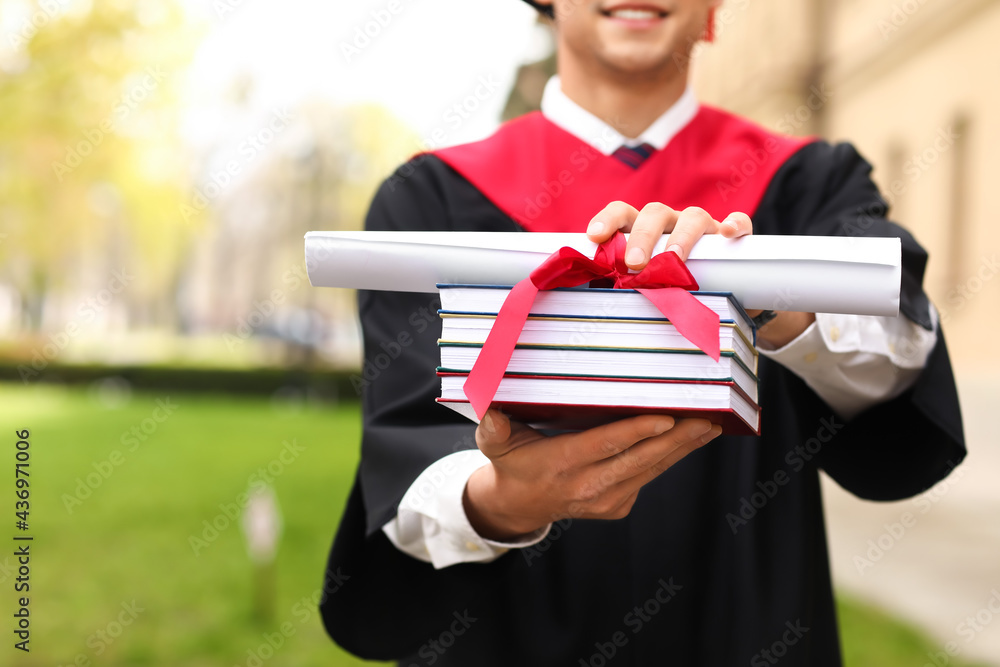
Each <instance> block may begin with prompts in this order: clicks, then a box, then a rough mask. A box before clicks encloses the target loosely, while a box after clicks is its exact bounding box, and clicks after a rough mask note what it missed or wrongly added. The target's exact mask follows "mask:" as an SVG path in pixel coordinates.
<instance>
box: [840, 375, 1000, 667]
mask: <svg viewBox="0 0 1000 667" xmlns="http://www.w3.org/2000/svg"><path fill="white" fill-rule="evenodd" d="M959 395H960V397H961V401H962V412H963V417H964V420H965V429H966V438H967V440H968V443H969V452H970V453H969V456H968V457H967V458H966V461H965V463H963V464H962V465H961V466H959V467H958V468H956V469H955V471H954V472H953V473H952V475H951V477H949V478H948V479H946V480H945V481H943V482H941V483H940V484H938V485H937V486H935V487H934V488H933V489H931V490H930V491H928V492H927V493H925V494H923V495H921V496H919V497H918V498H916V499H910V500H906V501H902V502H897V503H871V502H865V501H861V500H858V499H857V498H855V497H854V496H852V495H850V494H848V493H846V492H845V491H843V490H842V489H841V488H840V487H839V486H837V485H836V483H834V482H832V481H830V480H829V479H824V480H823V482H824V485H823V492H824V494H825V500H826V508H827V512H826V513H827V532H828V535H829V539H830V558H831V566H832V569H833V576H834V583H835V585H837V586H838V587H839V588H841V589H843V590H846V591H849V592H851V593H853V594H855V595H856V596H858V597H861V598H864V599H867V600H869V601H871V602H873V603H875V604H876V605H879V606H881V607H883V608H885V609H887V610H889V611H891V612H893V613H894V614H896V615H897V616H900V617H902V618H905V619H907V620H909V621H911V622H913V623H915V624H916V625H918V626H921V627H923V628H924V629H925V630H926V631H927V632H928V633H929V634H930V635H931V636H932V637H934V638H935V639H937V640H938V642H939V643H940V652H941V653H940V654H938V655H935V656H928V657H927V663H926V664H928V665H935V666H936V667H940V666H942V665H945V664H949V663H950V662H951V660H950V659H949V652H950V655H960V656H962V657H964V658H966V659H970V660H977V661H980V662H984V663H986V664H990V665H996V666H1000V426H998V425H997V424H998V422H997V419H996V417H1000V380H998V379H997V376H996V375H994V376H992V377H990V376H986V375H982V374H980V375H973V374H970V373H965V374H962V375H961V376H960V378H959ZM869 540H870V541H871V542H869ZM991 606H992V609H991ZM914 667H922V666H921V665H914Z"/></svg>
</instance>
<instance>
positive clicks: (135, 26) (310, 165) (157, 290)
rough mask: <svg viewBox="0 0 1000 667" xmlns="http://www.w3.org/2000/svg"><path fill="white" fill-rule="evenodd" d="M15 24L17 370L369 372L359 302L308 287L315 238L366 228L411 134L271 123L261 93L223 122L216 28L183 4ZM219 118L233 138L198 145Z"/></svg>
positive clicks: (8, 299) (32, 10)
mask: <svg viewBox="0 0 1000 667" xmlns="http://www.w3.org/2000/svg"><path fill="white" fill-rule="evenodd" d="M0 14H2V15H3V16H5V17H6V18H8V19H9V18H10V17H11V16H25V17H26V18H27V20H28V21H29V22H28V23H25V24H24V25H23V27H21V28H20V29H15V30H11V31H10V32H9V33H8V34H9V39H8V40H6V42H7V43H5V44H4V45H3V47H2V49H3V50H0V108H2V109H3V113H2V114H0V225H2V227H0V228H2V230H3V232H2V233H3V234H4V237H3V239H2V241H3V242H2V243H0V337H2V339H3V340H4V341H5V344H4V350H5V354H4V356H6V357H7V358H8V359H10V358H13V359H24V358H29V359H30V358H32V356H34V357H35V370H39V369H38V366H39V365H41V364H42V363H46V362H51V361H56V360H58V361H62V362H70V361H81V360H87V359H98V360H100V361H105V362H120V361H126V360H127V361H142V362H155V361H166V362H183V363H210V364H212V365H221V366H226V365H234V364H235V365H259V364H284V363H290V362H291V363H305V364H316V363H320V364H323V363H326V364H327V365H331V364H332V365H337V364H340V365H344V364H345V363H346V364H350V363H352V362H354V361H355V360H356V356H357V344H356V331H355V330H354V325H353V319H352V317H351V312H352V308H353V303H352V302H353V298H352V297H351V296H350V295H349V294H348V293H346V292H340V291H333V290H324V291H322V292H320V291H314V290H309V289H302V287H303V286H304V285H306V284H307V281H306V280H305V273H304V264H303V262H302V260H301V257H302V235H303V234H304V233H305V232H306V231H308V230H310V229H338V228H359V227H360V225H361V223H362V221H363V217H364V212H365V210H366V208H367V205H368V202H369V201H370V199H371V196H372V194H373V192H374V188H375V187H376V185H377V183H378V182H379V181H380V180H381V179H382V178H384V176H385V175H386V174H387V173H388V171H389V170H390V169H391V168H392V167H393V166H394V165H395V164H397V163H398V162H399V161H400V160H401V159H402V158H403V157H405V154H406V152H407V151H410V152H412V151H413V147H414V145H415V141H414V140H413V137H412V132H411V131H409V130H407V129H406V128H405V127H404V126H403V125H402V123H401V122H400V121H398V120H397V119H395V118H393V117H392V116H391V114H389V112H387V111H385V110H384V109H383V108H381V107H377V106H371V105H369V106H361V107H359V106H338V105H336V104H334V103H332V102H330V101H329V100H319V99H316V100H303V101H301V102H299V103H297V105H296V106H294V107H288V108H286V107H281V108H275V109H273V110H271V112H270V113H268V114H266V115H265V116H260V114H259V113H258V112H256V111H252V110H248V109H247V105H246V103H247V98H248V96H249V95H251V94H252V90H253V86H254V81H253V79H252V77H250V76H246V77H241V78H238V79H237V80H235V81H233V82H231V85H230V88H229V89H227V90H222V91H216V92H217V94H218V97H219V99H220V104H219V105H217V106H216V108H215V110H214V112H213V111H209V112H206V111H205V106H204V104H202V102H203V100H198V99H192V95H193V93H192V90H191V87H190V85H189V81H188V78H187V76H186V71H187V69H188V68H189V66H190V65H191V62H192V58H193V56H194V54H195V52H196V49H197V48H198V46H199V44H200V41H201V39H202V38H203V37H204V35H205V33H206V32H207V31H208V28H209V25H208V21H207V19H205V18H204V17H201V19H200V20H199V19H198V17H197V16H196V15H192V13H191V12H190V11H189V10H188V9H186V8H185V6H184V5H183V4H182V3H179V2H169V1H165V0H163V1H160V0H142V1H141V2H126V1H119V0H94V1H93V2H78V1H76V0H51V2H34V3H26V2H17V1H14V0H3V1H2V2H0ZM11 22H12V23H13V24H14V25H15V26H17V22H16V19H12V20H11ZM213 113H214V114H215V115H219V114H222V115H223V116H225V115H228V116H229V118H230V119H235V122H233V121H232V120H230V122H225V121H224V122H222V123H221V124H220V123H218V122H216V124H215V127H216V128H220V127H221V131H219V130H218V129H216V131H215V133H214V135H213V136H210V137H209V138H208V140H207V141H205V140H202V141H197V140H195V141H192V140H191V136H192V135H194V136H196V135H198V133H199V131H200V130H199V128H198V127H197V126H198V125H199V124H200V125H202V126H206V125H207V126H209V127H212V123H211V120H212V119H211V118H210V119H208V120H209V122H207V123H206V118H205V116H206V114H207V115H209V116H211V115H212V114H213ZM192 126H195V127H194V129H193V130H192V129H191V128H192ZM116 276H117V277H116ZM108 292H110V294H109V293H108ZM95 304H96V305H95ZM74 324H75V325H76V326H70V325H74ZM67 327H69V329H71V330H69V331H67ZM61 333H65V334H67V335H66V336H65V337H60V336H59V334H61ZM227 334H228V335H231V336H235V337H236V339H237V340H235V341H233V340H230V341H229V344H225V343H226V340H225V336H226V335H227ZM53 335H55V336H56V339H55V340H54V339H53V338H52V336H53ZM181 336H183V341H180V340H179V337H181ZM109 337H110V338H111V339H113V340H115V343H116V344H115V345H114V346H113V347H111V346H108V345H107V344H106V343H107V342H108V339H109ZM46 344H54V345H55V347H56V348H58V350H57V351H56V352H53V347H52V346H51V345H50V346H49V348H48V350H45V349H43V348H44V346H45V345H46ZM39 353H40V354H39ZM39 356H40V357H41V359H40V360H39V359H38V357H39ZM57 357H58V359H56V358H57Z"/></svg>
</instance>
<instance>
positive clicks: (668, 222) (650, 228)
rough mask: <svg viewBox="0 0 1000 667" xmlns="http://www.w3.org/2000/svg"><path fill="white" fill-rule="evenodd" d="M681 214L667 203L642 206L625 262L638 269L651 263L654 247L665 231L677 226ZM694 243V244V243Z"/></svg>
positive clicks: (633, 225)
mask: <svg viewBox="0 0 1000 667" xmlns="http://www.w3.org/2000/svg"><path fill="white" fill-rule="evenodd" d="M679 221H680V219H679V214H678V212H677V211H675V210H674V209H672V208H670V207H669V206H667V205H666V204H660V203H658V202H651V203H649V204H646V205H645V206H643V207H642V210H641V211H639V214H638V215H637V216H636V217H635V221H634V222H633V223H632V232H631V234H629V237H628V244H627V245H626V246H625V264H626V265H627V266H628V268H630V269H634V270H636V271H638V270H640V269H642V268H643V267H644V266H646V264H648V263H649V258H650V257H652V256H653V248H654V247H655V246H656V242H657V241H659V240H660V237H661V236H663V234H664V232H669V231H670V230H672V229H675V228H676V224H677V223H679ZM692 245H693V244H692Z"/></svg>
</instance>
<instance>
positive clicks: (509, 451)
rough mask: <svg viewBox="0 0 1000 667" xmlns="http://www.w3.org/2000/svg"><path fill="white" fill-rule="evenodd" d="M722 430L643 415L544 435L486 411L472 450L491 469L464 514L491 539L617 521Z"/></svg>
mask: <svg viewBox="0 0 1000 667" xmlns="http://www.w3.org/2000/svg"><path fill="white" fill-rule="evenodd" d="M721 432H722V427H720V426H718V425H712V424H711V423H710V422H709V421H708V420H705V419H683V420H679V421H678V420H675V419H674V418H673V417H670V416H667V415H642V416H639V417H631V418H628V419H622V420H620V421H617V422H613V423H610V424H606V425H604V426H598V427H596V428H592V429H590V430H587V431H582V432H580V433H565V434H561V435H557V436H552V437H549V436H544V435H542V434H541V433H539V432H538V431H535V430H534V429H531V428H529V427H527V426H525V425H524V424H519V423H517V422H511V421H510V420H508V419H507V417H505V416H504V415H503V414H501V413H500V412H498V411H496V410H489V411H488V412H487V413H486V416H485V417H484V418H483V420H482V422H481V423H480V424H479V428H477V429H476V444H477V445H478V446H479V449H480V450H481V451H482V452H483V453H484V454H486V456H487V457H488V458H489V459H490V463H489V464H488V465H486V466H483V467H482V468H480V469H479V470H477V471H476V472H475V473H473V474H472V477H470V478H469V482H468V484H467V485H466V488H465V496H464V498H463V502H464V505H465V513H466V515H467V516H468V517H469V521H470V523H471V524H472V527H473V528H475V529H476V532H478V533H479V534H480V535H482V536H483V537H485V538H487V539H493V540H505V539H510V538H512V537H514V536H517V535H524V534H527V533H531V532H532V531H535V530H538V529H539V528H542V527H543V526H545V525H547V524H549V523H551V522H553V521H556V520H559V519H564V518H567V517H570V518H574V519H578V518H579V519H620V518H623V517H625V516H626V515H627V514H628V513H629V511H630V510H631V509H632V505H633V504H634V503H635V499H636V497H637V496H638V494H639V489H641V488H642V487H643V485H645V484H647V483H649V482H651V481H653V480H654V479H656V477H657V476H659V475H660V474H661V473H663V472H664V471H665V470H667V469H668V468H669V467H670V466H672V465H674V464H675V463H677V462H678V461H680V460H681V459H682V458H684V457H685V456H687V455H688V454H689V453H691V452H692V451H694V450H695V449H697V448H699V447H701V446H702V445H704V444H705V443H707V442H709V441H711V440H712V439H713V438H715V437H716V436H718V435H719V433H721Z"/></svg>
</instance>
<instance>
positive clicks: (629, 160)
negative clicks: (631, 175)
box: [612, 144, 656, 169]
mask: <svg viewBox="0 0 1000 667" xmlns="http://www.w3.org/2000/svg"><path fill="white" fill-rule="evenodd" d="M655 150H656V149H655V148H653V147H652V146H650V145H649V144H639V145H638V146H634V147H630V146H620V147H619V148H618V150H616V151H615V152H614V153H612V155H613V156H614V157H616V158H618V159H619V160H621V161H622V162H624V163H625V164H627V165H628V166H630V167H632V168H633V169H638V168H639V165H641V164H642V163H643V162H645V161H646V158H648V157H649V156H650V155H652V154H653V152H654V151H655Z"/></svg>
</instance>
